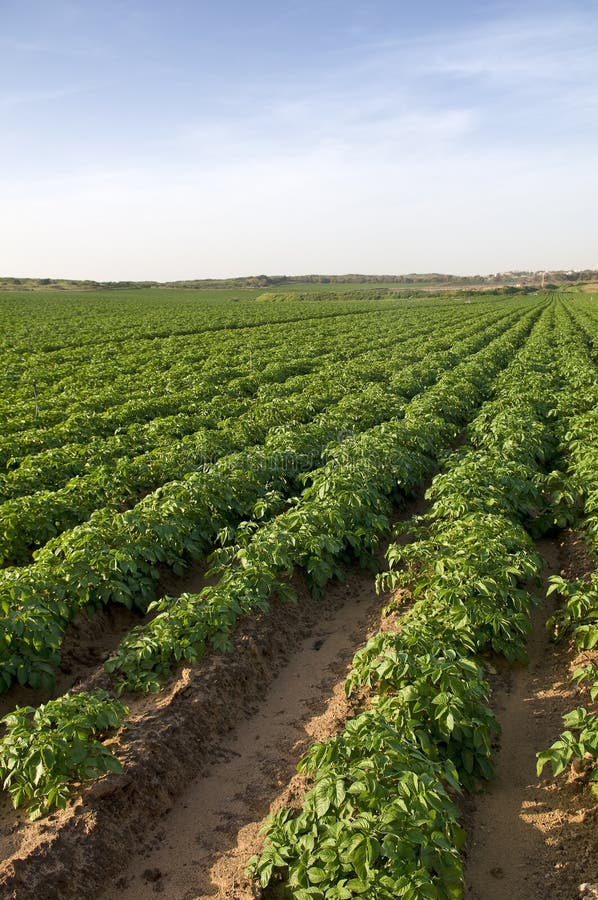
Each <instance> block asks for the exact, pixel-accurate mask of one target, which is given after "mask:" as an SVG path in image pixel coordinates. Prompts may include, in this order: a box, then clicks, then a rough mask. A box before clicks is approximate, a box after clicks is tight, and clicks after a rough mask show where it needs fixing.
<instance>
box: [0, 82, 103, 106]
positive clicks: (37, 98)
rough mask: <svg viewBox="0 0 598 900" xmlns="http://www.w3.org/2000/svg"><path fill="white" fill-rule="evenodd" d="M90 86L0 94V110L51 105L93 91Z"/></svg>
mask: <svg viewBox="0 0 598 900" xmlns="http://www.w3.org/2000/svg"><path fill="white" fill-rule="evenodd" d="M94 89H95V88H94V87H92V86H84V85H72V86H70V87H60V88H53V89H49V90H47V91H20V92H17V93H12V94H11V93H5V94H2V93H0V109H12V108H15V107H21V106H28V105H31V104H36V103H52V102H54V101H57V100H64V99H65V98H66V97H74V96H77V95H78V94H84V93H87V92H89V91H93V90H94Z"/></svg>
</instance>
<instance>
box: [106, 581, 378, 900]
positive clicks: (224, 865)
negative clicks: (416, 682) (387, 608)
mask: <svg viewBox="0 0 598 900" xmlns="http://www.w3.org/2000/svg"><path fill="white" fill-rule="evenodd" d="M343 591H344V593H346V595H347V596H346V599H345V602H344V603H343V605H342V606H341V607H340V608H339V609H336V610H334V611H332V612H331V613H330V614H329V615H328V616H326V617H325V618H323V619H322V621H321V622H320V623H319V624H318V625H317V627H316V628H315V629H314V630H313V631H312V632H311V634H310V635H309V637H307V638H306V639H305V640H303V641H302V643H301V644H300V645H299V646H298V648H297V649H296V650H295V652H294V653H293V654H292V656H291V658H290V660H289V662H288V663H287V665H286V666H285V668H284V669H283V670H282V672H280V674H279V675H278V677H277V678H276V680H275V681H274V682H273V683H272V685H271V686H270V688H269V690H268V691H267V693H266V696H265V697H264V699H263V700H262V702H261V703H260V705H259V707H258V709H257V711H256V712H255V714H254V715H252V716H251V718H250V719H248V720H245V721H242V722H240V723H239V725H238V727H237V728H236V729H235V730H234V731H233V732H232V733H231V734H230V736H228V737H226V738H224V739H223V740H222V742H221V744H220V746H219V748H218V750H219V752H218V756H219V759H220V761H219V762H217V763H216V764H215V765H213V766H211V767H210V770H209V773H208V774H207V775H206V776H205V777H203V776H200V777H198V778H197V779H195V780H194V781H192V782H191V783H190V784H189V785H188V786H187V787H186V788H185V790H184V792H183V794H182V795H181V797H180V799H179V802H178V803H177V805H176V807H175V808H174V809H173V810H172V811H171V812H170V813H169V814H168V815H167V816H166V817H165V818H164V819H163V820H162V821H161V822H160V823H159V824H158V826H157V827H156V828H155V830H154V831H153V834H152V835H151V836H150V839H149V841H148V842H147V843H146V845H145V849H144V851H143V852H142V853H141V854H139V855H138V856H137V857H136V858H135V859H134V860H133V861H132V862H131V865H130V866H129V867H128V869H127V870H126V872H125V873H124V874H123V875H122V876H120V877H119V878H118V879H116V880H115V881H114V882H113V883H112V884H111V885H110V887H109V888H108V890H107V891H106V892H105V893H104V894H103V895H102V896H103V898H104V900H108V898H113V897H114V898H116V897H118V898H120V900H141V898H144V897H147V895H148V892H149V891H150V890H151V889H152V888H153V890H154V891H157V892H160V893H163V895H164V896H165V897H168V898H172V900H190V898H204V897H206V898H207V897H211V898H213V897H218V898H236V900H244V898H250V897H254V896H255V894H254V889H253V887H252V886H251V885H250V884H249V883H248V882H247V881H246V879H245V878H244V875H243V869H244V866H245V864H246V862H247V859H248V857H249V856H250V855H251V854H252V853H253V852H255V851H256V850H257V849H258V847H259V844H260V841H259V837H258V833H257V832H258V828H259V825H260V824H261V822H262V820H263V819H264V817H265V816H266V815H267V814H268V812H269V810H270V809H271V808H275V807H277V806H278V805H280V803H281V802H282V800H283V797H286V796H288V793H289V782H291V783H292V784H295V782H296V781H297V780H298V779H297V778H295V779H293V776H294V773H295V767H296V764H297V761H298V759H299V758H300V756H301V755H302V754H303V752H304V751H305V750H306V749H307V747H308V746H309V744H310V743H311V742H312V741H314V740H321V739H323V738H326V737H328V736H329V735H331V734H333V733H336V732H338V731H339V730H340V728H341V727H342V724H343V722H344V721H345V719H346V717H347V715H348V713H349V706H348V703H347V701H346V699H345V694H344V689H343V684H344V679H345V677H346V674H347V671H348V667H349V664H350V662H351V659H352V657H353V654H354V653H355V650H356V649H357V648H358V647H359V646H360V645H361V644H362V643H363V641H364V639H365V637H366V635H367V634H368V633H370V632H371V631H372V629H373V628H377V627H378V625H379V615H378V610H379V606H380V598H377V597H376V595H375V591H374V583H373V578H372V576H371V575H367V574H364V573H353V574H352V576H351V582H350V585H349V586H348V587H347V586H346V587H345V588H344V589H343ZM292 789H293V788H291V791H292ZM281 792H282V796H281Z"/></svg>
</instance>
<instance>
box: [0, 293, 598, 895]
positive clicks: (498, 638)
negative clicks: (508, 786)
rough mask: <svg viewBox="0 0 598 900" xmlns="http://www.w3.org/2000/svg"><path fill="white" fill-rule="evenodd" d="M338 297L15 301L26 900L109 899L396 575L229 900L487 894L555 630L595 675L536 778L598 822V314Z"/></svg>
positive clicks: (5, 325) (8, 529)
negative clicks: (488, 867) (521, 694)
mask: <svg viewBox="0 0 598 900" xmlns="http://www.w3.org/2000/svg"><path fill="white" fill-rule="evenodd" d="M314 287H315V286H314V285H310V290H309V291H306V292H305V293H302V292H300V291H298V290H296V286H294V288H293V290H294V291H295V290H296V293H295V295H294V294H292V293H277V292H276V291H275V290H270V291H264V289H263V288H260V289H256V290H255V291H253V290H251V291H248V290H242V291H236V292H235V290H231V291H184V290H166V289H163V290H161V289H157V288H153V289H151V290H143V291H142V290H131V291H110V292H94V291H90V292H86V293H83V292H82V293H77V292H69V293H68V294H65V295H61V294H60V293H58V292H49V291H48V292H43V291H35V292H30V293H25V292H23V293H19V292H18V291H11V292H10V293H7V294H5V295H3V297H2V301H1V303H2V305H1V307H0V327H1V333H0V334H1V336H0V341H1V343H0V353H1V355H2V363H3V365H2V369H1V371H2V376H1V377H2V385H3V391H2V398H1V401H0V402H1V417H2V424H3V428H2V432H1V434H0V464H1V467H0V560H1V566H2V568H1V570H0V604H1V606H2V632H1V634H0V691H1V693H2V697H1V698H0V699H1V702H2V712H3V715H4V720H3V729H4V730H3V733H2V737H1V738H0V773H1V774H2V781H3V785H4V794H5V797H4V801H5V803H4V808H3V812H2V815H3V817H4V821H3V823H2V834H3V835H4V837H3V838H2V841H3V842H4V843H3V850H4V856H5V859H6V861H5V863H4V864H3V866H2V869H1V870H0V885H1V886H2V890H3V891H4V894H3V895H2V896H7V897H12V896H14V897H19V898H28V897H30V896H31V897H33V896H35V895H36V892H37V895H38V896H39V891H40V890H43V892H44V896H46V897H56V898H65V897H75V896H88V897H94V896H100V895H101V890H102V889H103V888H104V889H105V888H106V879H107V878H110V877H112V876H113V875H114V877H115V878H116V876H117V875H118V872H119V870H122V868H123V867H124V866H125V864H126V863H127V862H128V861H129V857H130V856H131V853H132V852H133V851H134V850H136V849H137V848H136V843H137V842H142V841H143V840H145V835H146V833H149V830H150V826H151V824H152V822H151V820H152V819H153V818H157V817H158V816H165V815H166V813H167V812H168V810H169V809H170V808H171V807H172V806H173V804H175V803H176V802H177V798H178V797H179V795H180V794H181V792H184V789H185V782H190V781H191V780H192V779H193V777H194V775H195V774H196V772H197V770H198V767H199V768H201V769H209V766H210V764H211V763H212V762H213V760H211V755H213V748H214V746H216V747H217V746H218V745H219V742H220V741H221V740H222V735H223V734H225V733H226V732H227V731H230V730H231V729H234V727H236V726H237V725H238V723H239V721H240V720H242V719H243V718H244V716H245V714H246V713H247V712H248V711H251V709H252V708H253V706H255V704H257V703H258V702H259V701H260V700H261V699H263V696H264V692H265V690H266V687H267V686H268V685H267V682H268V681H271V682H272V683H274V684H276V679H277V677H278V673H279V672H280V671H281V670H283V669H284V665H285V663H286V661H287V659H288V656H289V654H290V652H291V649H292V648H295V647H296V645H297V642H298V641H299V640H300V639H301V638H302V637H304V636H309V635H310V634H311V633H312V631H313V629H314V628H316V627H317V625H318V622H319V621H320V616H324V619H325V616H332V617H333V618H334V615H337V616H339V615H340V612H339V609H341V608H342V607H343V604H344V606H345V607H346V610H349V609H352V606H351V603H352V597H354V595H355V594H356V592H357V587H356V586H357V585H363V584H366V583H367V585H369V587H366V588H364V590H365V592H366V594H368V596H369V598H370V599H369V601H368V602H369V604H370V605H369V607H368V610H369V612H368V616H369V618H368V616H365V617H364V615H363V610H362V611H361V612H359V610H357V611H355V610H354V618H353V619H351V617H350V616H349V615H348V613H347V618H346V619H345V620H343V621H344V624H343V626H342V628H343V629H346V630H347V631H350V630H351V629H353V630H354V629H355V628H356V625H355V623H356V621H358V620H359V621H360V622H361V625H360V626H359V628H360V629H361V631H359V629H358V633H357V635H356V637H355V640H354V642H353V644H351V643H350V642H349V643H347V645H346V646H345V647H344V650H343V652H344V653H345V655H346V654H349V659H348V660H347V663H348V662H349V660H350V658H351V657H352V662H351V665H350V666H347V665H345V670H343V671H342V678H341V679H340V680H341V682H342V683H343V684H344V690H345V692H346V700H345V701H343V702H344V703H345V706H344V707H343V709H344V712H343V714H342V715H340V714H339V717H338V721H336V722H335V723H334V726H331V727H330V729H329V731H328V733H326V734H322V735H320V736H318V738H319V739H318V740H314V741H313V742H310V745H309V747H308V748H306V752H304V753H299V752H296V753H295V758H294V759H292V764H293V766H295V765H296V764H299V772H300V776H299V781H298V786H297V788H296V789H294V792H292V793H287V795H285V796H284V797H283V801H282V802H278V803H276V802H275V800H276V797H277V792H276V791H275V790H272V793H271V796H267V797H266V800H267V803H266V810H265V811H264V815H265V812H267V811H271V812H272V813H273V815H272V816H271V817H270V818H269V819H268V821H267V822H266V825H265V828H264V833H263V834H262V836H261V837H260V838H259V839H258V838H256V840H255V842H254V844H255V846H254V844H251V846H250V847H249V844H248V847H249V849H250V850H251V853H249V852H247V853H246V854H245V856H244V857H243V859H242V860H241V864H242V868H243V869H245V866H248V868H247V870H246V872H247V874H244V875H243V876H242V879H243V880H242V882H241V881H239V880H237V882H235V884H236V887H235V888H234V891H233V892H232V893H230V892H229V893H226V892H225V889H224V888H223V889H222V891H221V892H220V893H219V894H218V896H221V897H225V896H229V897H233V896H234V897H245V896H247V897H249V896H264V897H278V896H281V897H282V896H288V897H296V898H298V900H308V898H320V900H342V898H352V897H368V898H376V900H386V898H392V897H396V896H401V897H405V898H420V897H421V898H424V897H426V898H427V897H429V898H443V900H444V898H446V900H450V898H457V897H461V896H463V892H464V883H467V879H468V875H467V865H466V864H467V854H468V851H467V847H466V850H465V851H464V850H463V847H464V841H465V837H466V836H465V832H464V829H463V824H462V822H463V816H464V809H465V814H466V812H467V802H468V800H467V798H468V797H471V796H473V795H474V794H475V793H476V792H477V791H478V790H479V789H480V787H481V786H483V785H486V784H492V781H493V777H494V770H495V765H498V764H497V763H496V750H497V745H498V740H499V738H498V735H499V731H500V724H499V721H498V718H497V710H496V708H495V707H494V706H493V701H492V690H491V688H492V687H493V685H492V684H491V682H492V677H491V676H492V674H493V673H494V674H496V671H499V672H503V673H506V672H509V671H511V669H514V670H517V667H519V668H520V669H521V667H522V663H524V662H525V659H526V653H527V646H528V641H529V635H530V632H531V631H532V622H533V621H534V618H535V619H537V618H538V616H540V617H542V616H543V619H542V621H541V623H540V628H541V630H542V631H544V630H545V623H546V624H547V626H548V630H549V635H550V637H551V639H552V640H553V642H554V646H555V647H557V648H559V647H560V648H561V649H560V650H559V651H558V652H561V653H562V654H567V653H568V654H569V657H570V658H571V660H573V659H574V658H575V659H576V660H577V662H576V664H575V666H574V670H575V671H574V672H573V680H572V681H571V687H570V694H569V695H567V697H568V698H569V697H570V698H571V702H570V703H569V699H566V700H565V701H564V702H565V705H567V704H569V705H568V706H567V708H566V709H565V710H564V712H565V721H564V723H561V724H560V727H559V728H556V729H555V730H554V733H553V734H552V732H550V733H551V737H550V739H549V740H548V742H546V741H545V742H544V743H543V742H542V741H543V738H542V737H540V735H538V736H537V740H538V743H537V744H536V745H535V746H534V749H533V757H534V759H533V766H532V771H531V774H530V775H529V779H533V778H534V777H535V778H537V779H544V782H543V783H545V784H550V785H553V786H556V788H555V789H556V790H557V791H560V790H564V789H561V788H560V787H558V785H561V784H562V783H564V781H565V779H566V778H567V777H569V778H570V779H573V780H574V782H575V784H576V785H577V786H578V789H579V791H581V792H582V794H583V797H584V798H585V799H584V803H586V806H587V808H588V809H589V808H590V805H591V800H590V799H589V798H591V785H592V779H594V783H595V781H596V779H597V778H598V769H597V767H596V759H597V757H598V719H597V717H596V713H595V709H594V708H593V704H594V703H595V700H596V696H597V695H598V674H597V673H598V669H597V662H596V653H595V647H596V644H597V643H598V622H597V617H598V575H597V574H596V568H595V567H596V558H597V556H598V494H597V488H596V486H597V484H598V450H597V448H598V412H597V410H598V369H597V365H598V298H597V297H596V296H595V295H593V294H589V293H581V292H573V291H572V292H563V293H557V292H550V293H541V292H540V293H530V294H526V295H523V294H521V295H520V294H515V295H513V296H504V295H493V294H485V293H484V294H478V295H474V294H472V295H462V294H459V293H447V294H445V295H443V294H438V295H432V294H425V295H422V296H420V297H409V296H399V295H395V294H390V293H389V294H386V293H384V291H381V290H376V289H375V288H374V289H372V290H369V291H368V290H364V289H363V288H362V286H360V285H352V286H350V288H351V289H350V290H349V289H348V290H346V291H344V292H338V291H333V290H331V286H330V285H327V286H326V288H327V289H326V291H325V292H324V291H323V292H322V293H321V294H320V293H319V292H318V291H316V290H313V289H314ZM358 288H359V289H358ZM285 290H286V289H285ZM572 534H575V535H576V540H578V541H579V542H580V546H582V547H583V565H581V564H580V563H579V561H577V563H575V565H573V564H571V565H569V564H568V563H567V561H566V560H565V561H564V562H563V560H562V559H561V562H560V563H559V564H558V565H556V566H553V567H552V570H551V567H550V565H547V564H546V559H545V556H544V555H543V552H542V547H543V546H545V545H546V542H548V541H551V540H552V541H556V540H561V539H562V538H563V536H565V535H572ZM542 542H545V543H544V544H543V543H542ZM561 563H562V564H561ZM565 563H567V564H565ZM340 585H343V587H342V591H343V594H342V597H343V598H344V599H343V600H342V602H341V601H340V600H339V596H340V595H339V594H338V592H339V589H340V588H339V586H340ZM335 591H336V592H337V593H336V600H331V597H334V596H335ZM368 592H369V593H368ZM376 598H377V599H376ZM335 603H336V607H335V605H334V604H335ZM545 603H548V604H552V606H551V607H550V614H549V613H548V612H546V609H548V607H546V606H545V605H544V604H545ZM383 608H384V610H385V612H384V613H381V610H382V609H383ZM320 610H321V612H320ZM335 610H336V611H335ZM543 610H544V612H543ZM351 615H353V613H352V614H351ZM372 623H375V627H373V626H372ZM329 633H331V632H326V633H325V634H329ZM312 643H313V641H312ZM318 650H319V648H318ZM569 657H566V656H562V660H563V661H562V663H561V668H562V674H563V677H564V678H565V679H566V677H567V671H566V669H567V666H568V661H567V660H568V659H569ZM266 658H267V662H264V660H265V659H266ZM343 658H344V657H343ZM559 658H560V657H559ZM308 674H309V673H308V672H307V670H306V672H305V677H306V679H307V678H308ZM504 677H505V678H507V677H511V676H507V675H506V674H505V675H504ZM298 678H299V680H301V667H299V670H298ZM260 682H263V683H260ZM329 689H331V686H330V685H329V686H328V688H326V690H329ZM211 719H212V720H213V721H210V720H211ZM547 734H548V732H547ZM535 739H536V738H535V737H532V740H535ZM256 740H257V738H256ZM245 749H246V748H245ZM244 752H245V750H243V751H242V752H241V754H240V755H241V756H243V753H244ZM536 753H537V754H539V755H538V758H537V767H538V768H537V772H536ZM238 755H239V754H238ZM169 770H170V771H169ZM98 779H99V780H98ZM287 780H288V779H287V778H286V776H285V778H284V779H283V781H284V783H285V784H286V781H287ZM238 787H239V786H238ZM278 788H279V789H280V784H279V785H278ZM583 792H585V793H583ZM266 793H267V792H266ZM559 796H561V795H560V794H559ZM124 808H129V812H128V813H127V812H123V809H124ZM584 808H585V807H584ZM140 810H142V811H143V814H142V815H141V816H140ZM261 810H262V808H261V806H260V809H259V811H258V810H257V809H256V810H255V811H254V814H253V818H254V819H255V821H256V822H260V821H261V819H262V818H264V815H262V814H261ZM206 814H207V813H206ZM197 816H200V817H201V812H196V818H197ZM48 817H50V819H48ZM140 819H141V821H140ZM48 822H51V823H53V824H52V825H51V826H49V825H48ZM474 824H475V823H474ZM220 826H221V823H216V824H213V826H212V827H213V828H215V829H218V828H219V827H220ZM49 827H50V832H51V836H50V837H49V836H48V831H47V829H48V828H49ZM198 827H199V826H198ZM44 829H46V830H44ZM238 830H239V829H237V831H238ZM234 833H235V835H236V831H235V832H234ZM250 843H251V842H250ZM75 847H77V848H78V849H77V856H76V861H73V853H74V852H75V851H74V848H75ZM505 852H506V851H505ZM241 855H243V854H241ZM570 855H571V856H573V855H574V853H573V851H571V853H570ZM250 856H251V858H250ZM212 863H213V860H212V861H211V862H210V865H211V864H212ZM506 864H508V861H507V863H506ZM506 864H505V865H506ZM588 865H589V864H588ZM464 869H465V871H464ZM565 869H566V866H565ZM151 871H154V870H153V869H152V870H151ZM155 871H156V872H159V873H160V874H158V875H156V877H155V879H153V880H155V881H156V883H161V885H162V886H161V888H160V890H166V892H167V893H165V896H171V897H173V898H174V897H183V896H193V897H200V896H212V895H216V894H215V892H214V891H212V892H210V890H208V889H207V888H206V887H205V871H203V869H202V872H200V873H196V875H195V876H193V875H191V874H190V873H188V874H187V876H186V878H187V882H186V885H187V889H188V890H191V893H187V894H184V893H183V892H182V888H181V891H179V892H177V891H178V890H179V889H178V888H175V886H174V884H173V882H172V881H171V882H168V879H165V885H166V886H165V887H164V883H162V881H163V876H162V874H161V870H160V869H159V868H157V867H156V869H155ZM576 872H577V869H576V870H575V871H574V872H573V874H572V875H571V877H572V878H573V877H574V875H575V873H576ZM584 872H585V870H584ZM585 874H587V878H585V880H588V881H590V880H591V874H592V873H591V871H590V870H589V869H588V871H587V872H585ZM194 877H195V878H196V881H195V882H194V881H193V878H194ZM596 877H597V878H598V874H597V875H596ZM148 878H149V876H148ZM202 878H203V879H204V881H201V879H202ZM464 879H465V882H464ZM150 880H152V879H150ZM200 883H201V884H202V885H204V887H200V886H199V885H200ZM470 884H471V882H470ZM115 885H116V882H114V884H113V885H112V887H111V888H109V893H108V894H105V897H108V896H119V895H121V894H122V896H125V890H126V889H128V888H129V887H130V885H129V884H125V883H122V884H120V886H119V887H116V886H115ZM499 887H500V885H499ZM566 888H567V886H566V885H565V888H564V890H566ZM502 889H503V890H504V884H503V886H502ZM142 890H150V888H148V887H147V885H146V887H145V888H142ZM555 890H556V888H555ZM235 891H236V893H235ZM256 892H260V893H256ZM127 896H129V895H127ZM130 896H131V897H133V896H142V894H138V895H135V894H134V893H132V894H130ZM472 896H473V895H472ZM490 896H491V894H490V893H487V894H486V896H485V897H484V900H487V898H490ZM520 896H524V895H523V894H520ZM526 896H529V897H530V898H531V897H535V896H536V894H533V893H529V894H528V895H526ZM554 896H555V897H556V896H558V895H557V893H555V894H554ZM563 896H565V894H564V895H563Z"/></svg>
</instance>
